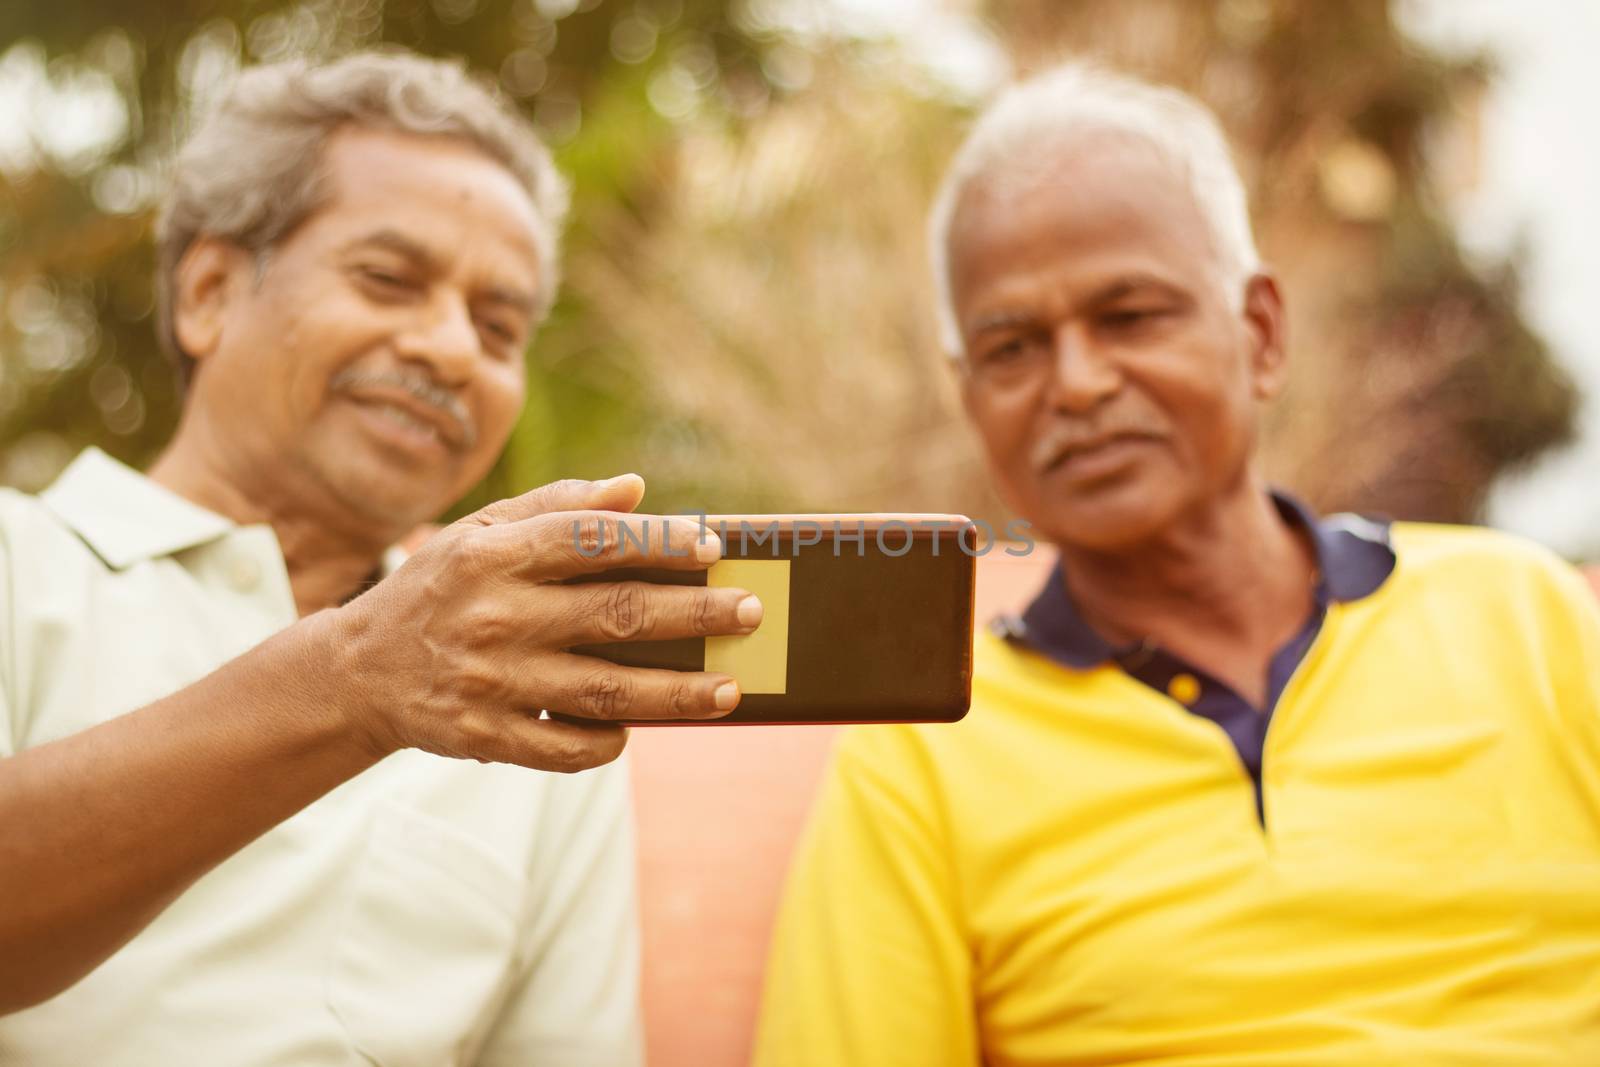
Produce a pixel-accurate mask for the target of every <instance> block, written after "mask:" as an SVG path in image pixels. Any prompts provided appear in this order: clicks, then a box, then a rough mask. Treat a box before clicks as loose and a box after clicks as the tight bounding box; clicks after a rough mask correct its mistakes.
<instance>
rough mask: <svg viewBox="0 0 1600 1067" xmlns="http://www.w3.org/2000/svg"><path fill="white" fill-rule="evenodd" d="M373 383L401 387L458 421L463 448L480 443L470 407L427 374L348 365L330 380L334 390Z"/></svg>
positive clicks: (380, 385)
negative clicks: (440, 386)
mask: <svg viewBox="0 0 1600 1067" xmlns="http://www.w3.org/2000/svg"><path fill="white" fill-rule="evenodd" d="M370 386H376V387H379V388H384V387H388V388H392V389H401V390H404V391H405V392H407V393H410V394H411V395H412V396H414V397H416V398H417V399H418V400H420V401H422V402H423V403H424V404H427V405H428V406H429V407H431V408H434V409H436V410H438V411H439V412H441V413H442V414H444V415H446V416H447V417H449V418H450V419H453V420H454V421H455V423H456V425H457V426H459V427H460V428H461V446H462V447H463V448H471V447H472V446H473V444H475V443H476V442H477V440H478V426H477V423H476V422H474V421H473V418H472V413H471V412H469V411H468V410H467V406H466V405H465V404H463V403H462V402H461V400H460V398H459V397H457V396H456V395H455V394H454V393H452V392H450V391H449V390H448V389H441V388H439V387H438V386H437V385H435V384H434V383H433V382H432V381H431V380H430V379H429V378H428V377H427V376H425V375H419V374H400V373H394V372H385V371H369V370H356V369H354V368H346V369H345V370H342V371H340V372H339V373H338V374H335V375H334V376H333V380H332V381H331V382H329V383H328V387H329V388H330V389H334V390H337V391H347V390H354V389H364V388H367V387H370Z"/></svg>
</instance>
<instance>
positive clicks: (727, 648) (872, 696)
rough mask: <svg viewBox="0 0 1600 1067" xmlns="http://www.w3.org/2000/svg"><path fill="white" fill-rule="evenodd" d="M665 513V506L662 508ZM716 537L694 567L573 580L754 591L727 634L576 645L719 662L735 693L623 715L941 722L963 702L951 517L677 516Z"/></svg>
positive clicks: (968, 682)
mask: <svg viewBox="0 0 1600 1067" xmlns="http://www.w3.org/2000/svg"><path fill="white" fill-rule="evenodd" d="M671 520H672V521H677V517H671ZM682 521H684V522H686V523H693V524H695V525H696V526H700V525H702V524H703V526H704V528H705V529H706V530H709V531H711V532H712V533H715V534H716V535H717V536H718V537H719V538H721V540H722V552H723V557H722V559H721V560H720V561H719V562H717V563H714V564H712V565H711V567H710V568H709V569H707V570H705V571H671V570H660V569H640V568H633V569H628V568H619V569H614V570H607V571H603V572H600V573H598V574H593V575H586V576H584V577H582V578H579V579H574V581H584V582H596V581H624V580H638V581H648V582H659V583H663V584H673V585H724V586H738V587H740V588H743V589H748V590H749V591H751V592H753V593H755V594H756V595H757V596H758V597H760V598H761V603H762V607H763V609H764V610H763V617H762V622H761V625H760V627H758V628H757V629H756V631H755V632H754V633H751V634H747V635H744V636H739V637H710V638H693V639H686V640H676V641H635V642H621V643H615V644H600V645H581V646H578V647H575V648H574V649H573V650H572V651H574V652H578V653H581V654H584V655H589V656H598V657H601V658H603V659H607V660H610V661H612V662H613V663H618V664H623V665H626V666H633V667H659V668H666V669H670V670H682V671H700V670H711V671H724V672H726V673H728V674H731V675H732V676H733V677H734V678H735V679H736V680H737V681H738V682H739V688H740V690H741V694H742V695H741V698H740V701H739V706H738V707H737V708H735V709H734V711H733V712H732V713H731V714H729V715H727V716H725V717H723V718H720V719H710V720H703V719H651V720H648V721H637V722H630V723H629V724H628V725H632V726H659V725H685V726H688V725H693V726H731V725H755V724H771V725H776V724H789V725H793V724H804V723H873V722H954V721H956V720H958V719H960V718H961V717H962V716H963V715H965V714H966V713H967V707H968V705H969V704H970V703H971V699H972V615H973V606H972V604H973V599H972V598H973V587H974V573H975V563H976V557H977V553H978V552H979V551H980V550H981V549H982V546H981V545H979V544H978V532H977V527H976V526H975V524H974V523H973V522H972V521H971V520H970V519H968V518H967V517H966V516H964V515H936V514H870V515H868V514H820V515H708V516H687V515H686V516H683V517H682Z"/></svg>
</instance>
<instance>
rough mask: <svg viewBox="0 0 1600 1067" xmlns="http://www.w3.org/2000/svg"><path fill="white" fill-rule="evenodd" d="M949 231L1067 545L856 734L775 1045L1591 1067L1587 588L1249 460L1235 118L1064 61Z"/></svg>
mask: <svg viewBox="0 0 1600 1067" xmlns="http://www.w3.org/2000/svg"><path fill="white" fill-rule="evenodd" d="M931 230H932V232H931V236H932V242H933V252H934V258H935V261H936V264H937V269H938V279H937V280H938V283H939V285H940V287H941V290H942V295H943V298H944V307H943V313H944V316H945V319H944V321H945V325H946V327H947V335H948V341H949V345H950V349H951V351H952V353H955V354H958V356H959V365H960V373H961V376H962V387H963V391H964V396H965V401H966V405H967V408H968V411H969V413H970V415H971V417H972V420H973V422H974V424H975V425H976V427H977V429H978V431H979V434H980V435H981V437H982V439H983V442H984V445H985V446H986V449H987V452H988V457H989V460H990V465H991V468H992V470H993V473H994V477H995V479H996V481H997V483H998V485H999V486H1000V488H1001V489H1002V490H1003V492H1004V493H1005V495H1006V496H1007V498H1008V499H1009V501H1010V503H1011V504H1012V505H1013V506H1014V507H1015V509H1016V510H1017V511H1018V512H1019V513H1020V514H1021V515H1022V516H1023V517H1025V518H1027V519H1029V520H1031V521H1032V522H1033V524H1034V526H1035V528H1036V529H1037V531H1038V532H1039V534H1040V535H1042V537H1043V538H1044V539H1046V540H1049V541H1051V542H1054V544H1055V545H1056V546H1057V548H1058V549H1059V553H1060V561H1059V565H1058V566H1057V568H1056V569H1055V571H1054V573H1053V574H1052V576H1051V578H1050V580H1049V582H1048V584H1047V586H1046V587H1045V588H1044V590H1043V591H1041V593H1040V594H1039V596H1038V598H1037V599H1036V600H1035V601H1034V602H1033V604H1032V605H1031V606H1030V607H1029V608H1028V609H1027V611H1026V612H1024V613H1023V614H1022V616H1021V617H1020V618H1016V619H1010V620H1004V621H1003V622H1002V624H1001V625H1000V626H998V627H997V628H996V630H995V632H993V633H988V634H982V635H980V636H979V640H978V648H977V654H976V664H975V667H976V677H975V681H974V689H973V704H972V710H971V712H970V713H969V715H968V716H967V718H966V719H965V720H964V721H963V722H961V723H960V724H957V725H955V726H940V725H932V726H874V727H857V728H855V729H854V730H853V731H852V732H850V733H849V734H847V735H846V736H845V737H844V739H843V740H842V743H841V744H840V747H839V749H838V750H837V752H836V754H835V760H834V764H833V767H832V769H831V772H830V775H829V778H828V781H827V783H826V785H825V787H824V790H823V792H822V795H821V797H820V800H819V803H818V807H817V809H816V811H815V812H814V815H813V820H812V824H811V826H810V829H809V831H808V833H807V835H806V838H805V840H804V842H803V844H802V846H801V850H800V854H799V857H798V859H797V866H796V868H795V870H794V871H793V873H792V876H791V882H790V886H789V889H788V893H787V896H786V900H785V904H784V906H783V909H782V912H781V916H780V920H779V926H778V930H777V934H776V942H775V946H774V950H773V955H772V959H771V963H770V971H769V979H768V984H767V988H766V990H765V998H764V1009H763V1018H762V1022H761V1025H760V1029H759V1035H758V1039H757V1052H756V1063H757V1064H758V1065H759V1067H822V1065H826V1067H972V1065H976V1064H980V1063H982V1064H986V1065H988V1067H1073V1065H1084V1067H1087V1065H1090V1064H1094V1065H1104V1064H1150V1065H1162V1067H1240V1065H1245V1064H1260V1065H1262V1067H1269V1065H1270V1067H1286V1065H1290V1064H1294V1065H1299V1067H1349V1065H1350V1064H1358V1063H1360V1064H1385V1065H1395V1067H1400V1065H1418V1064H1428V1065H1430V1067H1439V1065H1452V1067H1465V1065H1469V1064H1471V1065H1481V1067H1491V1065H1492V1067H1510V1065H1542V1067H1556V1065H1562V1067H1571V1065H1575V1064H1590V1063H1600V695H1597V693H1600V617H1597V610H1596V606H1595V604H1594V601H1593V598H1592V596H1591V595H1590V593H1589V591H1588V590H1587V589H1586V588H1585V586H1584V584H1583V582H1582V580H1581V579H1580V578H1579V577H1578V575H1577V574H1576V573H1575V572H1574V571H1573V570H1571V569H1570V568H1568V567H1567V566H1565V565H1564V564H1563V563H1561V562H1560V561H1559V560H1556V559H1554V558H1552V557H1551V556H1549V555H1548V554H1547V553H1545V552H1544V551H1542V550H1540V549H1539V548H1537V547H1535V546H1533V545H1529V544H1525V543H1522V542H1519V541H1517V540H1514V539H1512V538H1509V537H1505V536H1502V535H1499V534H1496V533H1492V532H1489V531H1484V530H1470V529H1451V528H1444V527H1430V526H1422V525H1413V524H1400V525H1396V526H1393V527H1392V528H1391V527H1390V526H1388V525H1386V524H1380V523H1375V522H1370V521H1367V520H1364V519H1359V518H1356V517H1352V516H1343V517H1335V518H1319V517H1317V516H1315V515H1313V514H1312V513H1311V512H1310V511H1309V510H1308V509H1306V508H1305V507H1304V506H1303V505H1301V504H1300V503H1298V502H1296V501H1295V500H1293V499H1292V498H1290V497H1288V496H1286V495H1284V494H1281V493H1274V492H1271V491H1269V490H1268V488H1267V487H1266V486H1265V485H1264V484H1263V482H1262V480H1261V477H1260V475H1259V474H1258V473H1257V469H1256V466H1255V465H1254V464H1253V462H1252V459H1251V453H1252V449H1253V445H1254V442H1255V438H1256V432H1257V407H1258V405H1259V404H1260V402H1262V401H1265V400H1267V399H1269V398H1271V397H1272V396H1273V395H1274V394H1276V393H1277V392H1278V390H1279V389H1280V387H1281V386H1282V383H1283V380H1284V371H1285V348H1284V330H1283V304H1282V297H1281V295H1280V293H1279V289H1278V286H1277V284H1276V283H1275V282H1274V280H1273V278H1272V276H1271V275H1270V274H1269V273H1268V272H1267V271H1266V270H1264V269H1263V268H1262V266H1261V265H1260V263H1259V262H1258V260H1257V258H1256V252H1255V249H1254V246H1253V241H1252V238H1251V234H1250V226H1249V218H1248V214H1247V211H1246V202H1245V195H1244V192H1243V189H1242V186H1241V183H1240V181H1239V178H1238V177H1237V174H1236V172H1235V170H1234V167H1233V165H1232V163H1231V161H1230V158H1229V154H1228V150H1227V147H1226V144H1225V141H1224V139H1223V136H1222V134H1221V131H1220V129H1219V127H1218V125H1217V123H1216V121H1215V119H1214V118H1213V117H1212V116H1211V115H1210V113H1209V112H1207V111H1206V110H1205V109H1204V108H1203V107H1202V106H1201V105H1199V104H1198V103H1197V102H1195V101H1194V100H1192V99H1190V98H1188V97H1186V96H1184V95H1182V94H1180V93H1178V92H1176V91H1173V90H1170V89H1164V88H1158V87H1154V86H1150V85H1146V84H1143V83H1140V82H1137V81H1134V80H1132V79H1128V78H1125V77H1121V76H1117V75H1114V74H1111V73H1107V72H1101V71H1097V70H1095V69H1092V68H1086V67H1081V66H1067V67H1064V68H1059V69H1057V70H1054V71H1051V72H1048V73H1046V74H1044V75H1042V76H1040V77H1038V78H1036V79H1035V80H1033V81H1030V82H1027V83H1024V84H1022V85H1020V86H1017V87H1015V88H1013V89H1011V90H1010V91H1009V92H1007V93H1006V94H1005V95H1004V96H1002V97H1001V98H1000V99H999V100H998V101H997V102H996V103H995V104H994V106H993V107H991V108H990V109H989V110H988V111H987V112H986V113H985V114H984V115H983V117H982V118H981V119H980V120H979V121H978V123H977V125H976V128H975V129H974V130H973V131H972V133H971V135H970V136H969V138H968V139H967V141H966V143H965V145H964V146H963V147H962V149H961V151H960V152H959V154H958V155H957V157H956V160H955V163H954V165H953V166H952V168H951V170H950V174H949V177H948V179H947V181H946V184H945V187H944V191H943V193H942V195H941V197H940V199H939V201H938V203H937V206H936V208H935V210H934V214H933V224H932V228H931Z"/></svg>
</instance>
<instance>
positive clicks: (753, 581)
mask: <svg viewBox="0 0 1600 1067" xmlns="http://www.w3.org/2000/svg"><path fill="white" fill-rule="evenodd" d="M706 584H707V585H708V586H713V587H724V586H737V587H738V588H740V589H748V590H749V591H750V592H752V593H754V594H755V595H756V597H757V598H758V599H760V601H761V607H762V616H761V625H760V626H758V627H756V631H755V633H752V634H745V635H744V636H742V637H708V638H706V667H705V669H706V670H708V671H722V672H725V673H727V674H731V675H733V678H734V680H735V681H736V682H738V683H739V691H740V692H742V693H782V692H784V691H785V690H786V689H787V687H788V680H789V561H788V560H786V559H725V560H722V561H720V562H718V563H713V564H712V565H711V569H710V570H709V571H707V572H706Z"/></svg>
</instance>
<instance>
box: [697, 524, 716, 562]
mask: <svg viewBox="0 0 1600 1067" xmlns="http://www.w3.org/2000/svg"><path fill="white" fill-rule="evenodd" d="M694 558H695V559H697V560H699V561H700V562H701V563H715V562H716V561H717V560H719V559H721V558H722V538H720V537H718V536H717V535H716V534H714V533H707V532H705V531H703V530H702V531H701V532H700V536H699V538H698V540H696V541H695V545H694Z"/></svg>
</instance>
